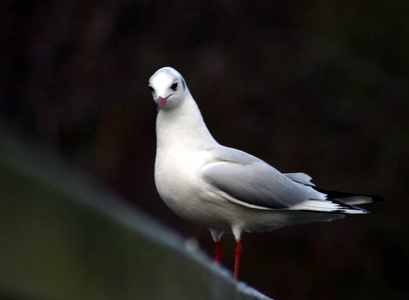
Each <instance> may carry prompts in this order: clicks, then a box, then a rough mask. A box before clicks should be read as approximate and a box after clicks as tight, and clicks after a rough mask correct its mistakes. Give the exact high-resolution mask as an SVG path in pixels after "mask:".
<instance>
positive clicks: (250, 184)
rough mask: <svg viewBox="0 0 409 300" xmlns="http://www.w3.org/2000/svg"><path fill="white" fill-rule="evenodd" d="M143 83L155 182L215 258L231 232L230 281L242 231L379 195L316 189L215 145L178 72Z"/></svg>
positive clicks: (346, 208)
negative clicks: (153, 112)
mask: <svg viewBox="0 0 409 300" xmlns="http://www.w3.org/2000/svg"><path fill="white" fill-rule="evenodd" d="M149 88H150V90H151V92H152V96H153V100H154V102H155V103H156V106H157V118H156V138H157V148H156V158H155V185H156V189H157V191H158V193H159V196H160V197H161V199H162V200H163V201H164V202H165V204H166V205H167V206H168V207H169V208H170V209H171V210H173V211H174V212H175V213H176V214H177V215H178V216H180V217H181V218H183V219H185V220H187V221H190V222H191V223H194V224H197V225H199V226H203V227H206V228H208V229H209V230H210V233H211V236H212V238H213V241H214V243H215V262H216V263H217V264H219V263H220V260H221V256H222V247H221V244H220V239H221V237H222V235H223V234H224V233H233V235H234V239H235V242H236V246H235V249H234V255H235V264H234V279H235V280H238V275H239V265H240V258H241V253H242V245H241V242H240V237H241V234H242V232H267V231H273V230H276V229H278V228H281V227H283V226H288V225H294V224H305V223H311V222H329V221H331V220H336V219H341V218H343V217H344V215H345V214H366V213H368V212H367V211H366V210H364V209H362V208H359V207H357V206H356V205H359V204H366V203H371V202H374V201H379V200H382V198H381V197H378V196H371V195H364V194H352V193H344V192H334V191H329V190H326V189H322V188H319V187H317V186H315V185H314V184H313V183H312V182H311V177H310V176H309V175H307V174H305V173H280V172H279V171H278V170H277V169H275V168H274V167H272V166H271V165H269V164H268V163H266V162H264V161H263V160H261V159H259V158H257V157H255V156H253V155H251V154H248V153H246V152H243V151H240V150H237V149H234V148H229V147H225V146H222V145H220V144H219V143H218V142H217V141H216V140H215V139H214V138H213V136H212V135H211V133H210V132H209V130H208V128H207V127H206V124H205V122H204V120H203V117H202V115H201V113H200V110H199V108H198V106H197V104H196V102H195V100H194V99H193V97H192V95H191V93H190V91H189V89H188V87H187V84H186V81H185V80H184V78H183V77H182V75H181V74H180V73H179V72H178V71H176V70H175V69H173V68H171V67H164V68H161V69H159V70H158V71H156V72H155V73H154V74H153V75H152V76H151V77H150V79H149Z"/></svg>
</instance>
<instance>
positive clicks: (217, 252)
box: [214, 241, 222, 264]
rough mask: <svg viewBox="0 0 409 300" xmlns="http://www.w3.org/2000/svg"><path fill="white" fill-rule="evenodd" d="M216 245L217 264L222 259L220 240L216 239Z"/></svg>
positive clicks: (215, 256)
mask: <svg viewBox="0 0 409 300" xmlns="http://www.w3.org/2000/svg"><path fill="white" fill-rule="evenodd" d="M214 246H215V249H214V261H215V262H216V264H219V263H220V260H221V259H222V245H221V244H220V241H216V242H214Z"/></svg>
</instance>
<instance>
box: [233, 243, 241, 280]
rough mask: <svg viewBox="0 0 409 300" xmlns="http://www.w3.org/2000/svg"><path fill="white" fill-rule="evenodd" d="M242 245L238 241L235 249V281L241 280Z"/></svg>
mask: <svg viewBox="0 0 409 300" xmlns="http://www.w3.org/2000/svg"><path fill="white" fill-rule="evenodd" d="M241 250H242V248H241V243H240V241H236V248H234V260H235V262H234V280H237V279H238V278H239V266H240V258H241Z"/></svg>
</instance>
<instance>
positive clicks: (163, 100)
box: [156, 96, 169, 111]
mask: <svg viewBox="0 0 409 300" xmlns="http://www.w3.org/2000/svg"><path fill="white" fill-rule="evenodd" d="M168 98H169V96H167V97H166V98H162V97H161V96H159V98H158V106H157V107H156V109H157V111H159V110H160V109H161V108H162V106H163V105H164V104H165V103H166V100H168Z"/></svg>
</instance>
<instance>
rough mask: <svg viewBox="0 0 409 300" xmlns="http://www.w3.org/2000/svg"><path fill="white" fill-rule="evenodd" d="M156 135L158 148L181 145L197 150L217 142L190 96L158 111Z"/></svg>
mask: <svg viewBox="0 0 409 300" xmlns="http://www.w3.org/2000/svg"><path fill="white" fill-rule="evenodd" d="M156 137H157V146H158V148H161V147H164V148H169V147H183V148H184V149H191V150H198V149H207V148H209V147H211V146H213V145H214V144H215V143H217V142H216V141H215V139H214V138H213V136H212V135H211V134H210V132H209V130H208V129H207V127H206V124H205V123H204V120H203V117H202V115H201V113H200V110H199V108H198V106H197V104H196V102H195V101H194V100H193V98H191V97H188V98H186V99H185V100H184V101H183V103H181V105H179V106H178V107H175V108H173V109H171V110H160V111H159V113H158V116H157V119H156Z"/></svg>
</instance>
